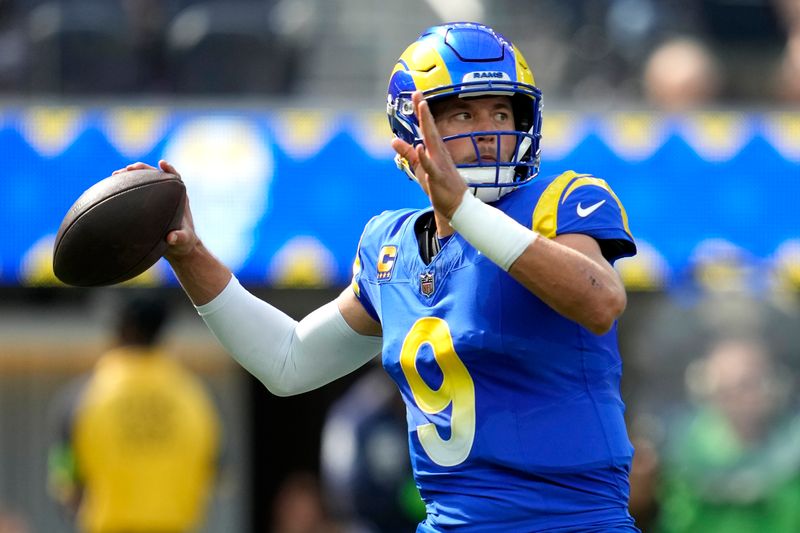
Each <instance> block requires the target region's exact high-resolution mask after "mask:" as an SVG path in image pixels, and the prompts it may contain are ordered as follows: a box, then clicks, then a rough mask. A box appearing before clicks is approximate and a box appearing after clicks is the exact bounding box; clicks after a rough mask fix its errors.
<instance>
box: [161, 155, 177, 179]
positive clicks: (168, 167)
mask: <svg viewBox="0 0 800 533" xmlns="http://www.w3.org/2000/svg"><path fill="white" fill-rule="evenodd" d="M158 166H159V168H160V169H161V170H163V171H164V172H168V173H170V174H174V175H176V176H178V177H179V178H180V177H181V175H180V174H179V173H178V171H177V170H176V169H175V167H174V166H172V164H171V163H170V162H168V161H167V160H166V159H160V160H159V161H158Z"/></svg>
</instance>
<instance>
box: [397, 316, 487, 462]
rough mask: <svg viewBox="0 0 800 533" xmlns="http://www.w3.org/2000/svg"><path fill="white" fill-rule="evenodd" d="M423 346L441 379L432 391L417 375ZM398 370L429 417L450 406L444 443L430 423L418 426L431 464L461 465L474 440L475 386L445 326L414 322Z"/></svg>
mask: <svg viewBox="0 0 800 533" xmlns="http://www.w3.org/2000/svg"><path fill="white" fill-rule="evenodd" d="M423 344H428V345H430V347H431V349H432V350H433V356H434V358H435V359H436V363H437V364H438V365H439V367H440V368H441V370H442V374H443V376H444V378H443V379H442V384H441V386H440V387H439V388H438V389H436V390H434V389H432V388H431V387H430V386H428V384H427V383H425V380H423V379H422V376H420V375H419V372H418V371H417V354H418V353H419V349H420V348H421V347H422V345H423ZM400 366H401V368H402V369H403V374H404V375H405V377H406V380H407V381H408V384H409V386H410V387H411V393H412V394H413V395H414V401H416V402H417V405H418V406H419V408H420V409H421V410H422V411H423V412H425V413H428V414H436V413H440V412H442V411H444V410H445V409H446V408H447V406H448V405H450V404H452V405H453V408H452V412H451V416H450V438H449V439H448V440H444V439H442V438H441V437H440V436H439V433H438V432H437V431H436V426H435V425H434V424H432V423H428V424H423V425H421V426H417V435H418V436H419V441H420V443H422V447H423V448H424V449H425V452H426V453H427V454H428V457H430V458H431V460H432V461H433V462H434V463H436V464H438V465H441V466H455V465H457V464H459V463H462V462H463V461H464V460H465V459H466V458H467V456H468V455H469V452H470V450H471V449H472V442H473V441H474V440H475V385H474V384H473V382H472V377H471V376H470V375H469V372H468V371H467V367H465V366H464V363H462V362H461V359H459V358H458V354H456V351H455V348H454V347H453V337H452V336H451V335H450V328H448V327H447V322H445V321H444V320H442V319H441V318H436V317H426V318H420V319H419V320H417V321H416V322H415V323H414V325H413V326H412V327H411V331H409V332H408V335H406V338H405V340H404V341H403V348H402V349H401V351H400Z"/></svg>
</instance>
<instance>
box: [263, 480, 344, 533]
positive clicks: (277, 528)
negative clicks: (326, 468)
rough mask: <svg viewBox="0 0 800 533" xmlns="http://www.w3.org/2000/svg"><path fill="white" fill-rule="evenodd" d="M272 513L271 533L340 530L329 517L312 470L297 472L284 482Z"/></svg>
mask: <svg viewBox="0 0 800 533" xmlns="http://www.w3.org/2000/svg"><path fill="white" fill-rule="evenodd" d="M272 514H273V517H274V518H273V526H272V530H271V533H341V530H340V529H339V528H338V527H337V526H336V525H335V524H334V523H333V522H332V521H331V520H329V519H328V516H327V513H326V512H325V507H324V506H323V503H322V495H321V494H320V489H319V483H318V482H317V478H316V477H315V476H314V475H313V474H312V473H310V472H304V471H300V472H294V473H293V474H291V475H290V476H289V477H288V478H287V479H286V481H284V482H283V484H282V485H281V487H280V489H279V490H278V494H277V496H275V502H274V503H273V513H272Z"/></svg>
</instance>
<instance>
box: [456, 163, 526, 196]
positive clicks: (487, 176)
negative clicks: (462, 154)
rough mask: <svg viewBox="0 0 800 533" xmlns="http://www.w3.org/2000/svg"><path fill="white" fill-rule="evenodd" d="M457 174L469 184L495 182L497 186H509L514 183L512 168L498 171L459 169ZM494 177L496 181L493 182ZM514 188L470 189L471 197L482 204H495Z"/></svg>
mask: <svg viewBox="0 0 800 533" xmlns="http://www.w3.org/2000/svg"><path fill="white" fill-rule="evenodd" d="M458 173H459V174H461V177H462V178H464V181H465V182H467V185H471V184H476V183H479V184H483V183H492V184H494V183H495V182H496V183H498V184H505V183H508V184H509V185H511V184H513V182H514V167H503V168H501V169H500V170H499V171H498V170H497V168H494V167H492V168H475V167H471V168H459V169H458ZM495 176H496V177H497V180H496V181H495ZM514 188H515V187H514V186H513V185H511V186H509V187H470V191H471V192H472V194H473V196H475V198H477V199H478V200H480V201H482V202H486V203H489V202H496V201H497V200H499V199H500V198H502V197H503V196H505V195H506V194H508V193H510V192H511V191H513V190H514Z"/></svg>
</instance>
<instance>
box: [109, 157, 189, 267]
mask: <svg viewBox="0 0 800 533" xmlns="http://www.w3.org/2000/svg"><path fill="white" fill-rule="evenodd" d="M158 167H159V168H160V169H161V170H162V171H163V172H168V173H169V174H174V175H175V176H178V178H180V177H181V176H180V174H178V171H177V170H175V167H173V166H172V165H171V164H170V163H168V162H167V161H164V160H163V159H162V160H160V161H159V162H158ZM140 169H151V170H156V168H155V167H154V166H152V165H148V164H147V163H141V162H137V163H132V164H130V165H128V166H126V167H125V168H121V169H119V170H115V171H114V172H113V173H112V175H113V174H118V173H120V172H126V171H129V170H140ZM166 239H167V244H168V245H169V247H168V248H167V251H166V253H165V254H164V257H165V258H166V259H167V260H168V261H172V260H173V259H177V258H180V257H183V256H185V255H188V254H189V253H190V252H192V251H193V250H194V249H195V248H196V247H197V245H198V244H199V242H200V239H199V238H198V237H197V233H195V231H194V221H193V220H192V211H191V209H190V208H189V197H188V196H187V197H186V205H185V206H184V209H183V220H182V221H181V227H180V229H177V230H175V231H171V232H169V233H168V234H167V237H166Z"/></svg>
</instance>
